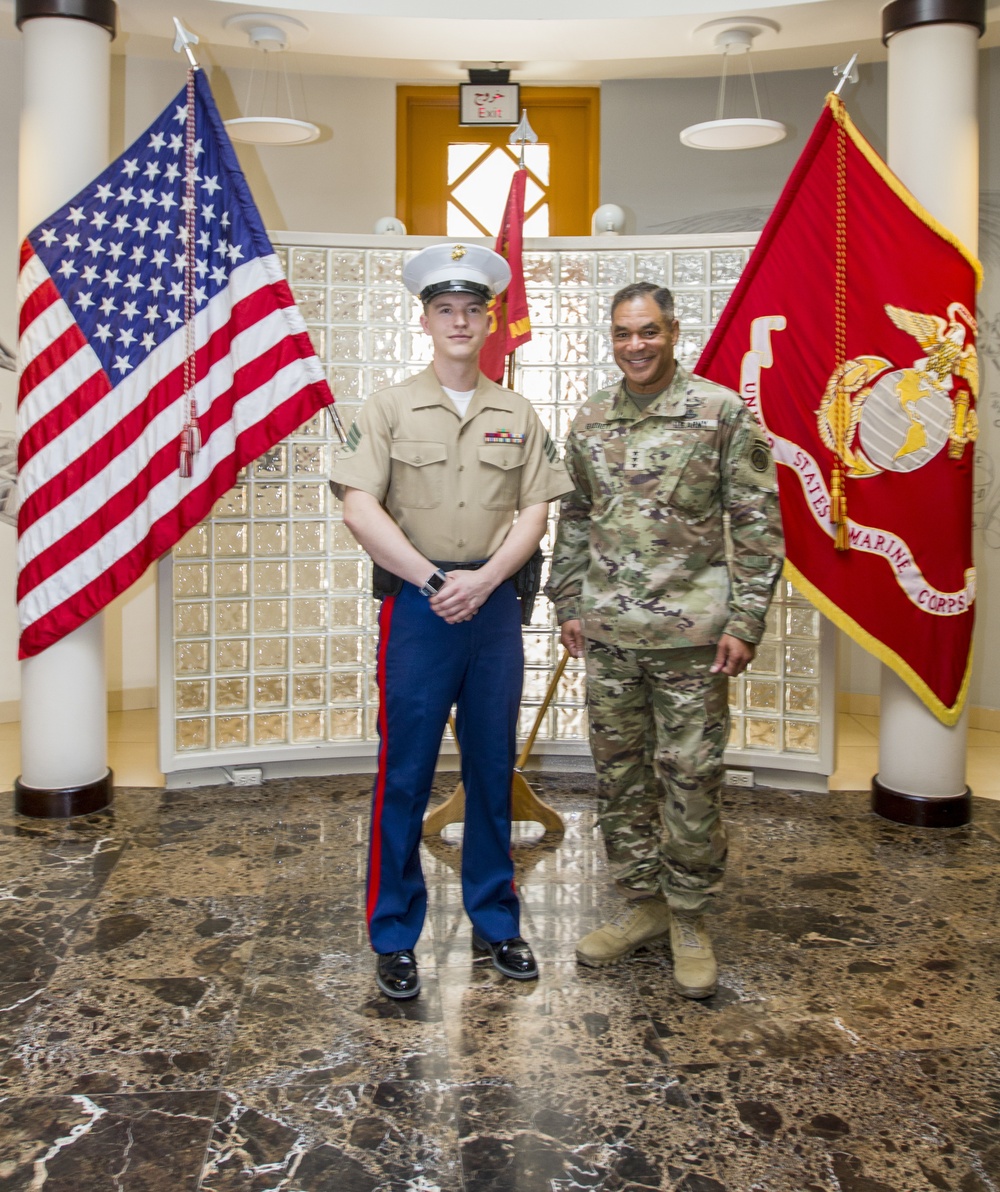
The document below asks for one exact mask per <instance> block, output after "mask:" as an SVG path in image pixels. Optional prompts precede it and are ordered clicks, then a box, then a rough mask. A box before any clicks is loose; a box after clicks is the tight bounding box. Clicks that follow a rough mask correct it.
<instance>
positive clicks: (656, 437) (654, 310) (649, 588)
mask: <svg viewBox="0 0 1000 1192" xmlns="http://www.w3.org/2000/svg"><path fill="white" fill-rule="evenodd" d="M611 324H612V326H611V336H612V345H613V349H614V356H615V362H616V363H617V365H618V367H619V368H620V369H621V370H622V372H623V374H624V378H623V380H622V382H621V383H620V384H619V385H618V386H617V387H616V388H615V389H609V390H601V391H600V392H598V393H596V394H594V396H593V397H591V398H590V399H588V401H587V402H586V403H585V404H584V405H583V406H582V407H581V409H580V411H579V413H578V414H577V415H576V418H575V420H574V422H573V426H572V428H571V430H570V434H569V439H568V440H567V444H566V464H567V466H568V468H569V472H570V476H571V477H572V478H573V480H574V482H575V485H576V490H575V492H574V493H573V494H572V495H570V496H568V497H564V498H563V500H562V507H561V512H560V519H559V529H558V534H557V537H556V544H555V550H554V552H553V559H552V569H551V574H550V578H549V582H548V585H547V587H546V593H547V595H548V596H549V598H550V600H552V602H553V604H554V605H555V608H556V613H557V615H558V618H559V623H560V625H561V627H562V631H561V636H562V642H563V645H565V646H566V648H567V649H568V650H569V651H570V653H571V654H572V655H573V656H574V657H581V656H584V655H585V657H586V662H587V702H588V707H589V712H590V740H591V748H592V750H593V754H594V762H595V765H596V767H597V774H598V783H599V794H598V815H599V821H600V825H601V829H602V831H603V834H604V838H605V842H606V845H607V850H608V858H609V860H610V863H611V869H612V873H613V875H614V877H615V879H616V882H617V884H618V888H619V890H620V891H621V892H622V894H624V895H625V897H626V898H627V899H628V902H627V904H626V906H625V908H624V910H623V912H622V913H621V914H619V915H618V916H616V917H615V918H614V919H613V920H612V921H611V922H610V923H607V924H605V925H604V926H602V927H600V928H598V929H597V930H596V931H593V932H591V933H590V934H589V935H588V936H586V937H585V938H584V939H583V940H581V941H580V943H579V945H578V947H577V958H578V959H579V960H580V962H581V963H583V964H587V965H593V966H602V965H606V964H613V963H615V962H616V961H618V960H620V959H622V958H623V957H625V956H628V955H631V953H632V952H634V951H635V950H636V949H637V948H638V947H640V946H641V945H642V944H645V943H647V942H649V941H650V940H653V939H657V938H659V937H661V936H666V935H668V934H669V936H670V946H671V950H672V953H673V960H674V984H675V986H676V988H677V989H678V991H679V992H680V993H682V994H684V995H685V996H687V997H708V996H710V995H711V994H712V993H714V992H715V988H716V981H717V968H716V962H715V957H714V954H713V951H712V943H711V939H710V938H709V936H708V933H707V931H706V929H705V924H704V921H703V918H702V911H703V910H704V909H705V907H706V905H707V904H708V902H709V899H710V897H711V895H712V894H713V893H714V892H715V891H716V890H717V889H718V888H719V886H720V884H721V881H722V876H723V871H724V868H725V862H726V834H725V829H724V827H723V825H722V822H721V818H720V798H721V789H722V776H723V750H724V749H725V745H726V739H727V736H728V729H729V704H728V680H729V677H730V676H734V675H738V674H740V672H741V671H742V670H743V669H744V668H745V667H746V666H747V664H748V663H749V662H750V661H751V660H752V658H753V655H754V649H755V644H756V643H757V642H758V641H759V640H760V638H761V636H762V634H763V632H764V617H765V614H766V612H767V607H768V604H769V603H770V600H771V596H772V593H773V591H774V585H775V583H776V582H777V579H778V575H779V573H780V571H781V564H782V558H783V538H782V533H781V520H780V514H779V510H778V497H777V486H776V481H775V468H774V463H773V461H772V459H771V453H770V450H769V448H768V445H767V440H766V439H765V437H764V434H763V432H762V431H761V429H760V427H759V426H758V424H757V422H756V421H755V420H754V418H753V415H752V414H751V413H750V411H749V410H748V409H747V407H746V406H745V405H744V404H743V402H742V401H741V400H740V398H739V397H738V396H737V395H736V394H734V393H732V392H730V391H729V390H728V389H724V388H722V387H721V386H719V385H715V384H713V383H712V382H710V381H705V380H702V379H700V378H698V377H694V376H692V375H691V374H689V373H688V372H686V371H685V370H684V369H683V368H682V367H681V366H680V365H679V364H678V363H677V362H676V360H675V359H674V345H675V344H676V342H677V336H678V330H679V328H678V324H677V321H676V320H675V319H674V311H673V298H672V296H671V294H670V291H669V290H666V289H661V288H658V287H656V286H654V285H651V284H649V283H645V282H643V283H637V284H635V285H631V286H627V287H626V288H625V289H624V290H621V291H619V293H618V294H616V295H615V297H614V299H613V300H612V309H611ZM727 514H728V521H729V527H730V528H729V534H730V539H731V547H732V552H731V559H730V561H729V562H728V563H727V560H726V531H725V528H724V517H725V515H727Z"/></svg>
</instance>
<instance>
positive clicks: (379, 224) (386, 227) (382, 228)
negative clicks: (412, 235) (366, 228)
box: [372, 215, 406, 236]
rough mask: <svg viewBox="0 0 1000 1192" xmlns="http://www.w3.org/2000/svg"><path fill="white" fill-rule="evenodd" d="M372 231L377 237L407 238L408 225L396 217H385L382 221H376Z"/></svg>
mask: <svg viewBox="0 0 1000 1192" xmlns="http://www.w3.org/2000/svg"><path fill="white" fill-rule="evenodd" d="M372 231H373V232H374V233H375V235H376V236H405V235H406V224H405V223H403V221H402V220H401V219H397V218H396V217H395V215H383V216H382V218H381V219H377V220H376V221H375V227H374V228H373V229H372Z"/></svg>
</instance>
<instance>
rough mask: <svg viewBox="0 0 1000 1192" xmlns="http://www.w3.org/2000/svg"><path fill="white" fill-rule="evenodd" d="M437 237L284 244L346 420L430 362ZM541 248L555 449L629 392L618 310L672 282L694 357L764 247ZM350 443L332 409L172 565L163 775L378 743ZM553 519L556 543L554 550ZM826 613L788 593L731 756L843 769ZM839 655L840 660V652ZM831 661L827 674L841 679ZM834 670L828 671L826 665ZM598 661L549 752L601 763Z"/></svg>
mask: <svg viewBox="0 0 1000 1192" xmlns="http://www.w3.org/2000/svg"><path fill="white" fill-rule="evenodd" d="M425 243H428V241H425V240H422V239H419V238H416V237H410V238H391V239H387V238H381V237H349V238H343V237H342V238H333V237H322V238H321V237H315V236H313V237H309V238H308V239H307V238H305V237H294V236H289V237H285V238H284V240H283V242H281V241H279V242H278V243H277V244H276V248H277V251H278V252H279V254H280V255H281V256H282V258H283V260H284V263H285V266H286V271H287V273H288V277H289V280H290V282H291V285H292V289H293V291H294V293H295V297H296V300H297V301H298V303H299V306H300V309H301V311H302V313H303V316H304V317H305V320H306V323H307V325H308V326H309V329H310V333H311V335H312V338H313V342H314V344H315V347H316V350H317V352H318V354H319V356H320V359H321V360H323V361H324V363H325V364H326V366H327V369H328V375H329V379H330V384H331V386H332V388H333V391H334V394H335V395H336V399H337V409H338V411H339V413H340V417H341V419H342V421H343V423H344V426H345V428H346V427H349V426H350V424H351V421H352V420H353V418H354V415H355V414H356V412H357V410H358V408H359V405H360V402H361V401H362V399H363V398H364V396H365V395H366V394H368V393H371V392H373V391H374V390H376V389H378V388H380V387H382V386H385V385H389V384H392V383H395V382H398V381H400V380H402V379H403V378H404V377H406V376H408V375H410V374H411V373H413V372H415V371H418V370H420V369H422V368H424V367H425V366H426V364H427V362H428V360H429V350H430V341H429V339H428V337H427V336H425V335H424V334H423V332H422V331H421V330H420V326H419V322H418V318H419V314H420V309H419V304H418V303H417V302H416V301H415V300H414V299H412V298H411V297H410V295H408V294H407V293H406V291H405V289H404V288H403V285H402V281H401V272H402V266H403V262H404V260H405V259H406V258H407V256H408V255H409V254H411V253H412V252H414V251H416V250H417V249H419V248H420V247H423V245H424V244H425ZM529 243H530V244H531V246H532V247H531V250H530V251H528V252H526V254H525V280H526V285H527V291H528V296H529V301H530V304H531V320H532V339H531V341H530V342H529V343H528V344H526V345H525V346H524V347H522V348H521V349H520V351H519V359H518V367H517V370H516V373H515V385H516V388H517V389H518V390H519V391H520V392H521V393H523V394H524V395H525V396H526V397H528V398H529V399H530V400H531V401H532V402H533V403H534V405H535V408H536V409H537V411H538V414H539V416H540V418H541V419H542V421H543V422H544V424H545V425H546V427H547V428H548V430H549V432H550V433H551V435H552V437H553V438H554V439H555V440H556V442H557V444H559V445H561V444H562V441H563V440H564V438H565V435H566V432H567V430H568V427H569V424H570V422H571V420H572V417H573V412H574V410H575V408H576V406H577V405H578V403H579V402H580V401H581V400H582V399H583V398H584V397H585V395H586V394H587V393H588V392H591V391H593V390H594V389H595V388H599V387H601V386H603V385H606V384H608V383H611V382H613V381H614V380H615V379H616V378H617V376H618V372H617V370H616V369H615V367H614V363H613V360H612V355H611V345H610V340H609V337H608V334H607V325H608V317H609V301H610V298H611V296H612V295H613V294H614V292H615V291H616V290H617V289H619V288H620V287H621V286H623V285H625V284H627V283H628V282H630V281H644V280H649V281H656V282H661V283H662V282H665V283H666V284H668V285H670V286H671V288H672V289H673V292H674V295H675V300H676V308H677V317H678V319H679V321H680V324H681V337H680V342H679V345H678V355H679V357H680V358H681V359H682V361H684V362H685V363H686V364H688V365H690V364H693V363H694V361H695V360H697V357H698V355H699V353H700V351H701V348H702V346H703V345H704V343H705V341H706V339H707V336H708V334H709V332H710V330H711V327H712V325H713V324H714V322H715V321H716V319H717V318H718V316H719V314H720V313H721V311H722V308H723V306H724V305H725V302H726V300H727V298H728V297H729V294H730V293H731V291H732V287H733V285H734V283H735V282H736V281H737V279H738V278H739V275H740V272H741V270H742V268H743V266H744V265H745V263H746V260H747V257H748V255H749V251H750V248H751V243H752V237H748V236H745V237H742V238H740V237H732V236H728V237H723V236H701V237H697V238H693V239H691V240H687V241H685V242H678V241H677V239H676V238H666V237H660V238H657V239H656V240H655V241H652V242H648V241H640V240H638V238H631V237H630V238H628V239H625V238H615V239H614V240H609V239H605V240H599V239H598V240H573V241H565V240H563V241H557V240H550V241H532V242H529ZM338 441H339V440H338V439H337V436H336V433H335V430H334V427H333V425H332V421H331V420H330V418H329V416H328V415H326V414H323V415H319V416H317V417H316V418H314V419H313V420H312V421H310V422H309V423H307V424H306V425H304V426H303V427H301V428H300V429H299V430H298V431H297V432H296V433H295V434H294V435H292V436H291V437H290V438H289V439H288V440H286V441H285V442H283V443H281V444H280V445H279V446H277V447H275V448H274V449H273V450H272V451H270V452H268V453H267V455H265V456H263V457H262V458H261V459H259V460H257V461H256V462H255V463H254V464H253V465H252V466H250V467H249V468H247V469H245V471H244V473H243V474H242V475H241V477H240V479H239V483H238V484H237V486H236V487H235V488H234V489H233V490H232V491H231V492H230V493H228V494H227V495H226V497H225V498H223V499H222V500H220V501H219V502H218V504H217V505H216V507H215V509H214V511H213V513H212V515H211V516H210V517H209V518H208V519H207V520H206V521H205V522H204V523H203V524H202V525H200V526H198V527H197V528H196V529H194V530H193V531H192V532H191V533H190V534H188V535H187V537H186V538H185V539H184V541H183V542H181V543H180V544H179V545H178V546H177V547H176V548H175V550H174V551H173V554H172V557H171V558H170V559H167V560H165V561H164V563H163V564H162V565H161V572H160V587H161V591H160V600H161V610H162V611H163V613H164V615H163V616H162V617H161V643H160V645H161V650H160V655H161V668H160V673H161V682H160V709H161V717H160V720H161V764H162V765H163V768H164V770H165V771H166V772H167V773H168V774H169V773H171V772H174V771H182V770H188V769H194V768H198V769H204V768H206V767H227V766H231V765H247V764H252V765H262V764H264V763H267V762H282V763H287V762H290V761H294V760H295V759H299V758H303V759H308V760H309V761H310V762H315V761H316V760H317V759H322V758H327V759H333V758H337V759H340V763H341V764H340V765H339V767H338V768H343V760H344V759H350V758H352V757H357V758H370V757H371V756H372V755H373V754H374V752H375V748H376V742H377V733H376V711H377V703H378V692H377V688H376V683H375V674H374V665H375V663H374V660H375V636H376V632H377V629H376V605H375V602H374V601H373V600H372V598H371V597H370V595H369V590H370V589H369V583H370V575H369V563H368V559H367V556H366V555H365V554H364V552H362V551H360V550H359V549H358V547H357V546H356V544H355V542H354V540H353V538H352V537H351V535H350V534H349V533H348V532H347V531H346V529H345V528H344V525H343V522H342V519H341V511H340V506H339V502H337V501H336V500H335V499H334V498H333V497H332V494H331V492H330V490H329V487H328V484H327V476H328V473H329V468H330V462H331V459H332V453H333V451H334V450H335V448H336V445H337V443H338ZM555 514H556V508H555V507H553V511H552V520H551V521H550V525H549V531H548V534H547V535H546V539H545V541H544V543H543V547H544V548H545V549H546V550H548V549H549V548H550V546H551V542H552V536H553V533H554V526H555ZM820 621H821V619H820V617H819V614H818V613H817V612H816V611H815V610H814V609H813V608H812V606H811V605H809V604H808V603H807V602H806V601H804V600H802V599H801V598H800V597H798V596H797V595H796V594H795V593H794V591H793V590H792V589H791V588H790V587H789V586H788V585H786V584H782V585H781V586H780V589H779V593H778V596H777V598H776V600H775V603H774V605H773V607H772V609H771V613H770V617H769V623H768V633H767V637H766V639H765V641H764V642H763V643H762V644H761V646H760V648H759V650H758V654H757V658H756V660H755V662H754V664H753V667H752V669H751V671H750V672H748V674H747V675H746V676H743V677H741V678H740V679H739V680H737V681H734V682H733V683H732V684H731V704H732V709H733V728H732V738H731V742H730V746H731V747H730V750H729V752H728V753H727V760H728V761H729V763H730V764H744V765H747V766H751V765H752V766H757V765H767V766H772V767H773V766H776V767H778V768H786V769H796V770H802V771H811V772H814V773H829V772H830V770H831V769H832V737H831V736H830V735H829V733H826V735H824V721H825V719H828V718H825V716H824V711H825V707H826V706H827V705H829V704H830V701H831V699H832V693H831V692H829V691H827V688H828V687H829V686H831V685H832V681H833V675H832V669H831V668H830V666H829V662H828V661H827V660H826V659H825V657H824V651H823V648H822V646H823V641H822V638H823V633H822V629H821V623H820ZM561 652H562V651H561V647H560V645H559V641H558V630H557V626H556V625H555V622H554V618H553V616H552V611H551V608H550V606H549V603H548V601H547V600H545V599H544V597H539V599H538V601H537V602H536V605H535V612H534V616H533V618H532V624H531V625H530V626H529V627H528V628H527V629H526V631H525V655H526V673H525V689H524V698H523V701H522V710H521V723H520V731H521V735H522V738H524V737H526V736H527V735H528V733H529V732H530V730H531V728H532V726H533V725H534V723H535V721H536V719H537V717H538V715H539V709H540V707H541V705H542V703H543V701H544V695H545V691H546V688H547V687H548V684H549V681H550V679H551V676H552V673H553V670H554V667H555V666H556V664H557V662H558V660H559V658H560V655H561ZM827 653H828V651H827ZM824 666H826V671H824ZM826 672H829V673H826ZM586 739H587V716H586V707H585V697H584V675H583V669H582V664H581V663H579V662H576V661H574V660H570V663H569V665H568V666H567V668H566V671H565V673H564V675H563V677H562V679H561V681H560V683H559V685H558V687H557V689H556V693H555V696H554V698H553V700H552V702H551V704H550V705H549V707H548V710H547V711H546V712H545V714H544V716H543V718H542V720H541V723H540V726H539V730H538V734H537V738H536V752H537V753H539V754H542V755H553V754H571V755H572V754H576V755H580V756H585V755H586V754H587V746H586Z"/></svg>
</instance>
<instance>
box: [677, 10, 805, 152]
mask: <svg viewBox="0 0 1000 1192" xmlns="http://www.w3.org/2000/svg"><path fill="white" fill-rule="evenodd" d="M720 23H723V22H715V21H713V22H710V24H711V25H718V24H720ZM702 28H703V29H704V28H706V26H702ZM777 28H778V26H777V25H775V24H774V22H773V21H765V20H764V19H763V18H757V17H750V18H740V21H739V24H735V25H733V24H727V25H726V27H725V28H723V29H721V30H720V31H719V32H718V33H717V34H716V36H715V44H716V45H717V46H718V47H719V49H721V50H722V77H721V78H720V79H719V101H718V104H717V105H716V110H715V119H714V120H704V121H702V123H700V124H691V125H689V126H688V127H687V128H685V129H682V130H681V143H682V144H683V145H687V146H688V147H689V148H690V149H759V148H761V147H762V146H764V145H773V144H775V143H776V142H777V141H781V140H784V138H785V136H786V135H787V134H788V130H787V129H786V128H785V126H784V125H783V124H782V123H781V122H780V121H779V120H765V119H764V118H763V117H762V116H761V113H760V99H759V97H758V95H757V79H756V78H755V76H754V73H753V63H752V62H751V61H750V47H751V46H752V45H753V39H754V37H756V36H757V34H758V33H760V32H762V31H763V30H765V29H771V30H774V31H775V32H776V31H777ZM740 54H745V55H746V60H747V72H748V74H749V76H750V86H751V89H752V90H753V102H754V108H755V109H756V112H757V115H756V116H735V117H729V118H728V119H727V118H726V116H725V106H726V75H727V74H728V68H729V59H730V57H736V56H737V55H740Z"/></svg>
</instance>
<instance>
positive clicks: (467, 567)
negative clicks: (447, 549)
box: [431, 559, 489, 571]
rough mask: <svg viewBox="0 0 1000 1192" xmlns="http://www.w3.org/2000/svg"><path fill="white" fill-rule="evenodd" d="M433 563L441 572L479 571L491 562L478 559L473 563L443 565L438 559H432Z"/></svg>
mask: <svg viewBox="0 0 1000 1192" xmlns="http://www.w3.org/2000/svg"><path fill="white" fill-rule="evenodd" d="M431 562H432V563H433V564H434V566H435V567H437V568H438V570H439V571H478V570H479V568H480V567H485V566H486V564H487V563H488V562H489V560H488V559H476V560H475V562H473V563H441V562H439V561H438V560H437V559H431Z"/></svg>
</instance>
